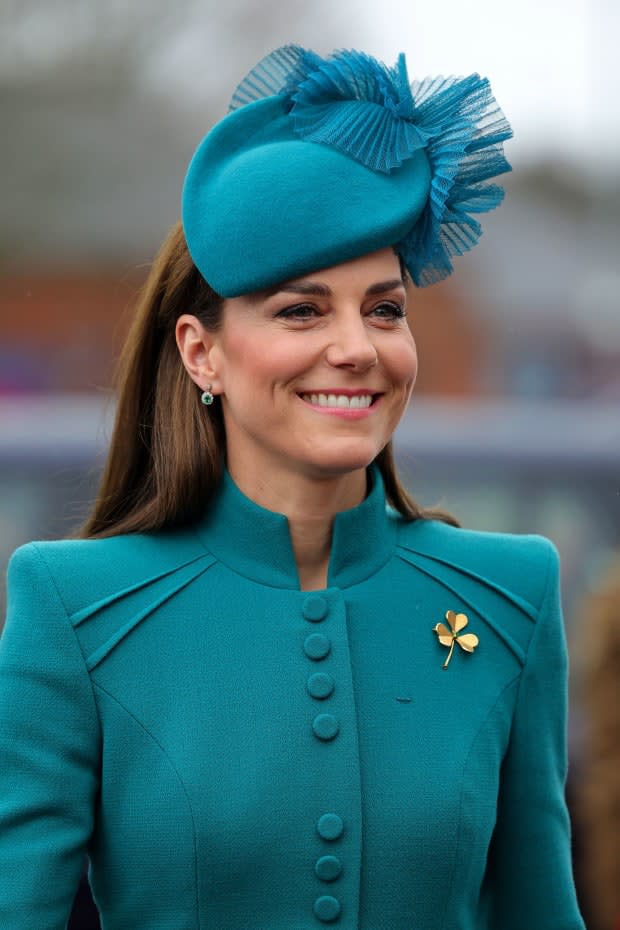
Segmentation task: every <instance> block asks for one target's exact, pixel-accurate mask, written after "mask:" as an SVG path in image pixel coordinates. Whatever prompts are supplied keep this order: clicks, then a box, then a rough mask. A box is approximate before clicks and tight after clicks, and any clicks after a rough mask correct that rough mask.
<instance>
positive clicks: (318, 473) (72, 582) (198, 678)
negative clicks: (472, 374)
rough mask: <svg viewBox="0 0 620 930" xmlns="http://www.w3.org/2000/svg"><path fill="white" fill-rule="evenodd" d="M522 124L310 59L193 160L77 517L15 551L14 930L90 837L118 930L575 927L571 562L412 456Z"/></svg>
mask: <svg viewBox="0 0 620 930" xmlns="http://www.w3.org/2000/svg"><path fill="white" fill-rule="evenodd" d="M509 134H510V131H509V128H508V125H507V123H506V121H505V120H504V119H503V117H502V116H501V113H500V112H499V111H498V109H497V107H496V105H495V103H494V101H493V98H492V96H491V94H490V90H489V87H488V83H487V82H486V81H484V80H481V79H480V78H479V77H478V76H477V75H472V76H471V77H470V78H465V79H460V80H454V79H451V80H448V81H444V80H438V81H427V82H423V83H422V84H416V83H414V84H413V85H411V87H410V85H409V81H408V78H407V73H406V68H405V62H404V58H403V56H401V57H400V59H399V61H398V63H397V65H396V66H395V67H394V68H387V67H385V66H384V65H381V64H380V63H379V62H376V61H375V60H374V59H372V58H370V57H368V56H366V55H362V54H360V53H357V52H339V53H336V54H334V55H332V56H331V57H330V58H328V59H327V60H323V59H321V58H319V57H318V56H317V55H315V54H314V53H312V52H308V51H304V50H303V49H299V48H297V47H286V48H284V49H280V50H278V51H276V52H275V53H273V54H272V55H271V56H268V58H267V59H265V60H264V61H263V62H261V63H260V64H259V65H258V66H257V68H256V69H254V71H253V72H252V73H251V74H250V75H249V76H248V77H247V78H246V79H245V80H244V81H243V82H242V84H241V85H240V86H239V88H238V89H237V92H236V93H235V96H234V97H233V104H232V112H231V113H230V114H229V115H228V116H227V117H225V118H224V119H223V120H221V121H220V122H219V123H218V124H217V125H216V126H215V127H214V128H213V129H212V130H211V132H210V133H209V134H208V135H207V136H206V138H205V139H204V140H203V142H202V143H201V145H200V146H199V148H198V150H197V152H196V154H195V155H194V158H193V159H192V163H191V165H190V168H189V171H188V175H187V179H186V182H185V187H184V194H183V229H182V230H181V229H180V228H179V229H176V230H175V231H174V232H173V233H172V236H171V238H170V239H169V241H168V243H167V244H166V245H165V247H164V250H163V252H162V254H161V256H160V258H159V260H158V262H157V263H156V265H155V267H154V269H153V273H152V275H151V278H150V280H149V283H148V284H147V287H146V292H145V295H144V298H143V301H142V304H141V307H140V308H139V312H138V316H137V319H136V323H135V326H134V329H133V332H132V333H131V335H130V337H129V340H128V343H127V347H126V351H125V356H124V362H123V369H122V377H121V383H120V393H119V408H118V416H117V422H116V427H115V432H114V436H113V440H112V446H111V451H110V457H109V460H108V464H107V468H106V472H105V475H104V479H103V485H102V489H101V493H100V497H99V500H98V501H97V504H96V507H95V510H94V512H93V514H92V516H91V518H90V520H89V521H88V523H87V525H86V527H85V529H84V532H83V536H84V538H83V539H81V540H70V541H66V542H55V543H33V544H30V545H28V546H25V547H23V548H21V549H20V550H18V552H17V553H16V554H15V556H14V557H13V560H12V562H11V566H10V572H9V614H8V620H7V624H6V630H5V634H4V638H3V645H2V658H1V673H2V674H1V679H0V688H1V700H0V708H1V710H0V713H1V714H2V717H1V724H0V734H1V737H0V738H1V746H2V755H3V760H4V762H3V766H2V773H1V775H0V778H1V779H2V782H1V784H2V791H1V797H2V808H1V813H0V828H1V829H0V837H1V838H0V865H1V868H0V887H1V890H0V925H2V926H3V927H4V926H6V927H10V928H12V930H22V928H23V930H25V928H28V930H31V928H32V927H33V926H36V927H45V928H46V930H47V928H50V930H52V928H53V930H56V928H61V927H63V926H64V923H65V921H66V918H67V914H68V911H69V907H70V903H71V898H72V895H73V893H74V890H75V886H76V882H77V879H78V875H79V871H80V867H81V862H82V857H83V855H84V853H86V852H87V853H88V855H89V858H90V863H91V883H92V887H93V890H94V895H95V899H96V901H97V903H98V906H99V908H100V910H101V913H102V920H103V926H104V928H105V930H120V928H122V930H126V928H128V927H131V928H144V930H147V928H148V930H164V928H166V930H198V928H217V930H276V928H283V930H284V928H286V930H292V928H299V930H301V928H311V927H320V926H323V925H325V924H333V925H334V926H338V927H342V928H347V930H354V928H355V930H378V928H389V930H405V928H410V927H416V928H420V930H426V928H428V930H431V928H432V930H440V928H446V930H447V928H450V930H453V928H457V927H458V928H461V930H483V928H493V930H496V928H500V927H501V928H502V930H512V928H514V930H517V928H518V930H523V928H525V927H527V928H536V930H543V928H544V930H577V928H582V926H583V924H582V921H581V918H580V916H579V913H578V909H577V906H576V903H575V895H574V890H573V885H572V878H571V869H570V848H569V828H568V818H567V812H566V808H565V805H564V800H563V783H564V778H565V766H566V758H565V746H564V727H565V690H566V654H565V647H564V640H563V630H562V620H561V614H560V607H559V601H558V564H557V553H556V551H555V549H554V548H553V546H552V545H551V544H550V543H549V542H548V541H547V540H545V539H541V538H539V537H521V538H517V537H511V536H506V535H497V534H481V533H473V532H468V531H466V530H463V529H460V528H458V527H456V526H455V525H450V524H451V523H452V524H454V521H450V519H449V518H444V517H443V516H442V515H441V514H438V513H430V512H427V511H423V510H421V509H420V508H419V507H418V506H417V505H416V504H415V503H414V502H413V501H412V500H411V499H410V498H409V497H408V495H407V493H406V491H405V490H404V489H403V487H402V486H401V484H400V483H399V481H398V477H397V475H396V472H395V469H394V465H393V461H392V456H391V447H390V437H391V436H392V433H393V431H394V428H395V427H396V424H397V423H398V420H399V418H400V416H401V415H402V413H403V411H404V409H405V407H406V405H407V402H408V400H409V395H410V392H411V389H412V387H413V383H414V380H415V375H416V366H417V361H416V353H415V346H414V342H413V338H412V335H411V332H410V330H409V327H408V325H407V318H406V301H407V287H406V285H407V282H408V278H409V276H410V277H411V278H412V279H413V281H414V282H415V283H416V284H418V285H425V284H428V283H431V282H432V281H435V280H439V279H441V278H442V277H445V276H446V275H447V274H449V273H450V271H451V268H452V266H451V261H450V259H451V257H452V256H453V255H455V254H460V253H462V252H463V251H465V250H466V249H468V248H470V247H471V246H472V245H474V244H475V242H476V240H477V238H478V236H479V233H480V227H479V225H478V223H477V221H476V220H475V219H474V218H473V217H472V216H471V215H470V214H471V213H475V212H482V211H485V210H488V209H490V208H491V207H493V206H495V205H496V204H497V203H498V202H499V199H500V196H501V192H500V191H499V189H498V188H496V187H494V186H492V185H489V184H487V183H486V182H487V181H488V179H489V178H491V177H493V176H494V175H495V174H498V173H500V172H502V171H505V170H507V169H508V165H507V163H506V161H505V160H504V157H503V153H502V142H503V141H504V140H505V139H506V138H507V137H508V136H509ZM188 250H189V251H188ZM190 255H191V258H190ZM207 282H208V283H207ZM200 400H202V404H201V403H200ZM386 501H387V503H388V504H390V505H391V507H388V508H387V509H386Z"/></svg>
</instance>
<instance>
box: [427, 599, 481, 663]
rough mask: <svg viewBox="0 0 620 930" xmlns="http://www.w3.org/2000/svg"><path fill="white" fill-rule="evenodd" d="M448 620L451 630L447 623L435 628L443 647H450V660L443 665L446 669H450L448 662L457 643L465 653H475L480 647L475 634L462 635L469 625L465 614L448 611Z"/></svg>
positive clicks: (447, 660) (437, 625) (439, 624)
mask: <svg viewBox="0 0 620 930" xmlns="http://www.w3.org/2000/svg"><path fill="white" fill-rule="evenodd" d="M446 620H447V621H448V623H449V625H450V626H449V628H448V627H447V626H446V625H445V623H437V624H436V625H435V626H434V627H433V630H434V631H435V633H437V636H438V638H439V642H440V643H441V645H442V646H449V647H450V652H449V653H448V658H447V659H446V661H445V662H444V664H443V667H444V668H447V667H448V662H449V661H450V659H451V658H452V653H453V652H454V644H455V643H458V644H459V646H460V647H461V649H464V650H465V652H473V651H474V649H475V648H476V646H477V645H478V637H477V636H476V634H475V633H461V630H464V629H465V627H466V626H467V624H468V623H469V620H468V618H467V616H466V615H465V614H455V613H454V611H453V610H448V611H446Z"/></svg>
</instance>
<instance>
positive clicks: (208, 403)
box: [200, 384, 215, 407]
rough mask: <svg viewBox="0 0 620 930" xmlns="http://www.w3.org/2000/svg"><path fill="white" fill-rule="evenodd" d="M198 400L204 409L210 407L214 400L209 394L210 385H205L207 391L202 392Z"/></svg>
mask: <svg viewBox="0 0 620 930" xmlns="http://www.w3.org/2000/svg"><path fill="white" fill-rule="evenodd" d="M200 400H201V401H202V403H203V404H204V405H205V406H206V407H210V406H211V404H212V403H213V401H214V400H215V398H214V397H213V394H212V393H211V385H210V384H208V385H207V389H206V390H205V391H203V392H202V394H201V395H200Z"/></svg>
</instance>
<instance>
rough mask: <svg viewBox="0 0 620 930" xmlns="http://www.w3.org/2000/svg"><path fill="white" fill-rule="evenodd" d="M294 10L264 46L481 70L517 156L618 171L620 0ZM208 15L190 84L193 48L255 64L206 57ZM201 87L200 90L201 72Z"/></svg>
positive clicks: (219, 65) (416, 72)
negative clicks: (296, 15) (305, 15)
mask: <svg viewBox="0 0 620 930" xmlns="http://www.w3.org/2000/svg"><path fill="white" fill-rule="evenodd" d="M231 3H232V4H233V5H234V0H231ZM285 9H286V8H285V6H284V5H283V16H282V18H281V21H280V22H278V23H277V25H276V26H275V28H272V29H271V35H270V41H269V42H268V44H267V45H266V47H265V49H264V51H265V52H267V51H269V50H271V48H274V47H276V46H278V45H280V44H283V43H285V42H296V43H297V44H300V45H310V46H311V47H314V48H315V49H316V50H317V51H320V52H322V53H325V52H327V51H330V50H331V49H332V48H334V47H349V48H351V47H357V48H362V49H364V50H366V51H368V52H370V53H371V54H374V55H375V56H376V57H378V58H381V59H382V60H384V61H386V62H387V63H390V64H391V63H393V62H394V61H395V59H396V56H397V54H398V52H399V51H404V52H405V53H406V54H407V61H408V65H409V71H410V75H411V77H412V78H414V77H419V78H421V77H424V76H426V75H427V74H431V75H432V74H468V73H471V72H472V71H478V72H480V73H482V74H485V75H486V76H488V77H489V78H490V79H491V83H492V86H493V88H494V91H495V94H496V97H497V99H498V101H499V103H500V105H501V106H502V108H503V109H504V111H505V113H506V115H507V116H508V118H509V119H510V121H511V123H512V124H513V127H514V130H515V141H514V142H513V143H511V154H512V155H513V157H516V158H520V157H523V158H528V157H531V156H540V155H543V156H545V155H546V154H547V153H548V154H552V155H555V156H558V155H559V156H560V157H562V156H565V157H566V159H567V160H569V161H574V160H575V159H577V160H581V159H586V160H588V161H592V160H593V161H594V162H595V164H596V163H603V164H604V163H608V165H609V166H611V167H612V169H613V170H615V171H617V170H618V164H619V162H620V158H619V155H620V104H619V101H620V81H619V79H618V68H617V57H618V52H617V46H618V40H619V38H620V2H619V0H512V2H508V0H469V2H467V0H424V2H421V0H373V2H372V3H370V2H369V0H364V2H361V3H359V2H358V3H356V4H355V6H354V7H348V6H347V5H346V4H345V3H344V2H343V0H341V2H340V3H338V4H337V5H334V6H333V12H330V13H329V14H327V15H326V14H325V12H324V11H323V12H319V13H317V16H316V19H317V20H320V22H319V21H317V22H314V23H313V21H312V17H310V18H309V21H306V22H304V24H303V26H302V27H300V26H299V25H298V22H296V21H295V20H294V19H291V18H289V19H288V21H287V16H286V13H285V12H284V11H285ZM353 11H354V12H353ZM207 18H208V16H207ZM207 18H206V19H205V23H204V25H205V32H202V33H201V29H200V28H198V29H193V30H192V34H191V35H188V36H187V39H186V42H185V43H182V46H180V48H182V54H181V55H180V56H179V57H178V58H175V59H172V60H171V62H170V64H171V65H172V70H173V71H174V72H175V74H176V76H177V78H179V79H180V80H181V81H183V74H184V72H185V73H187V62H188V61H189V60H191V59H192V57H193V56H192V55H191V54H190V55H189V56H188V51H190V49H192V46H193V51H194V53H195V54H196V56H198V50H199V49H202V55H201V56H200V57H201V58H202V61H203V62H204V61H205V58H207V59H208V60H210V62H211V65H213V64H215V70H216V72H217V73H218V74H220V76H221V77H222V78H224V76H225V77H226V79H228V76H229V75H231V71H232V70H233V68H236V67H238V65H239V64H241V73H243V69H245V68H249V67H251V66H252V65H253V64H254V62H253V61H242V62H238V61H234V62H231V57H232V58H234V56H235V50H234V49H231V48H226V49H223V48H219V49H217V48H216V49H211V50H210V51H209V54H208V55H207V56H205V54H204V53H205V35H207V34H208V29H207V25H206V24H207ZM241 54H242V55H243V52H241ZM179 65H180V67H179ZM199 67H200V66H199ZM212 73H213V69H212V70H211V74H212ZM204 74H205V78H207V77H208V72H207V71H206V70H205V72H204ZM231 77H232V75H231ZM192 84H193V87H194V88H196V86H197V85H196V71H195V70H193V71H192ZM199 85H200V81H198V86H199Z"/></svg>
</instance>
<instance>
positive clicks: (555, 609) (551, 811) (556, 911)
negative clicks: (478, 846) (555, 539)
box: [489, 541, 584, 930]
mask: <svg viewBox="0 0 620 930" xmlns="http://www.w3.org/2000/svg"><path fill="white" fill-rule="evenodd" d="M545 542H546V548H547V551H548V569H547V581H546V586H545V590H544V594H543V598H542V602H541V606H540V611H539V615H538V619H537V621H536V626H535V629H534V633H533V634H532V638H531V641H530V645H529V649H528V653H527V660H526V664H525V667H524V670H523V673H522V676H521V680H520V683H519V691H518V695H517V701H516V707H515V712H514V717H513V722H512V729H511V736H510V744H509V747H508V751H507V754H506V757H505V759H504V764H503V768H502V775H501V782H500V796H499V803H498V816H497V824H496V829H495V834H494V838H493V843H492V847H491V851H490V861H489V867H490V871H491V874H492V884H493V888H494V893H493V900H494V910H495V919H494V920H493V921H492V922H491V926H494V927H498V928H499V927H501V928H502V930H523V928H524V927H529V928H531V930H584V923H583V920H582V918H581V916H580V913H579V908H578V905H577V900H576V893H575V888H574V882H573V875H572V864H571V841H570V822H569V817H568V811H567V807H566V803H565V796H564V786H565V781H566V774H567V748H566V719H567V671H568V660H567V651H566V643H565V636H564V623H563V619H562V610H561V605H560V593H559V575H560V573H559V557H558V553H557V550H556V549H555V547H554V546H553V545H552V544H551V543H550V542H548V541H545Z"/></svg>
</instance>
